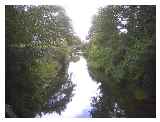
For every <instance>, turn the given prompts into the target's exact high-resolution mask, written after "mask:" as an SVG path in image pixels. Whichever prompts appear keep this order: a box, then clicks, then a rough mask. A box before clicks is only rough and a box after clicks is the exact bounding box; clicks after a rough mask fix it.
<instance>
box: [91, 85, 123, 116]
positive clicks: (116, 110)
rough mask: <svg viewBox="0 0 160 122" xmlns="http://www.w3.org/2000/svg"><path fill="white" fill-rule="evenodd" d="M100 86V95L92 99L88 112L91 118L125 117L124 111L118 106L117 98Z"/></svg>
mask: <svg viewBox="0 0 160 122" xmlns="http://www.w3.org/2000/svg"><path fill="white" fill-rule="evenodd" d="M103 87H104V86H101V87H100V89H101V94H99V96H97V97H93V98H92V103H91V106H92V107H93V109H92V110H91V111H90V114H91V116H92V117H98V118H99V117H100V118H105V117H125V110H124V109H123V108H122V106H121V105H120V104H119V102H118V100H117V98H116V97H115V96H112V95H111V91H109V90H108V89H109V88H108V89H104V88H103Z"/></svg>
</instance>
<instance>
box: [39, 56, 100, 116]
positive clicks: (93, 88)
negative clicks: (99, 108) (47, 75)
mask: <svg viewBox="0 0 160 122" xmlns="http://www.w3.org/2000/svg"><path fill="white" fill-rule="evenodd" d="M68 73H69V74H72V76H71V80H72V82H73V83H74V84H76V87H75V90H74V91H73V94H74V96H73V98H72V101H71V102H69V103H68V104H67V108H66V109H65V110H64V111H63V112H62V113H61V115H58V114H56V113H52V114H46V115H43V116H42V117H47V118H48V117H49V118H51V117H90V112H89V111H90V110H91V105H90V103H91V97H93V96H96V95H97V94H98V93H99V90H98V87H99V85H100V84H97V83H96V82H95V81H93V80H92V78H91V77H90V75H89V73H88V69H87V62H86V60H85V59H84V58H83V57H82V56H81V57H80V60H79V61H77V62H75V63H74V62H70V64H69V69H68Z"/></svg>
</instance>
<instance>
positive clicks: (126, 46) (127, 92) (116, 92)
mask: <svg viewBox="0 0 160 122" xmlns="http://www.w3.org/2000/svg"><path fill="white" fill-rule="evenodd" d="M147 13H150V14H149V15H148V16H147ZM155 18H156V17H155V6H108V7H105V8H101V9H99V13H98V15H96V16H95V17H94V20H93V24H92V27H91V29H90V33H89V37H88V38H89V40H90V42H89V44H88V45H89V46H88V49H87V51H86V52H87V54H86V57H87V60H88V67H89V69H90V74H91V75H92V77H93V78H94V79H95V80H97V81H99V82H101V83H102V93H103V96H102V97H100V99H101V101H97V100H95V101H94V102H95V103H94V106H95V107H98V109H97V110H95V111H94V112H93V113H92V115H93V117H105V116H106V117H107V116H109V115H111V116H113V117H116V116H117V117H123V116H124V112H122V110H121V112H120V113H116V112H113V107H109V106H110V105H111V106H112V105H113V104H114V103H116V102H117V103H118V105H119V106H120V107H121V108H123V109H124V111H125V116H127V117H155V88H156V87H155V83H156V80H155V74H156V73H155V69H156V67H155V65H156V59H155V56H156V52H155V48H156V46H155V43H156V42H155V30H156V29H155V22H156V19H155ZM124 21H125V23H126V24H124ZM151 23H152V24H151ZM122 29H126V30H127V32H126V33H124V32H122ZM151 72H152V73H151ZM149 84H150V87H149ZM150 99H152V100H153V101H154V102H152V103H147V102H148V101H149V100H150ZM135 101H136V102H135ZM134 102H135V103H134ZM145 104H148V105H149V107H148V108H147V107H146V108H145V109H143V108H142V107H143V106H144V105H145ZM102 106H103V107H102ZM102 108H106V109H105V110H103V109H102ZM121 108H119V109H121ZM140 108H142V109H140ZM101 109H102V110H101ZM139 109H140V110H139ZM96 113H97V114H96ZM104 113H105V114H106V115H105V114H104ZM148 113H150V114H148Z"/></svg>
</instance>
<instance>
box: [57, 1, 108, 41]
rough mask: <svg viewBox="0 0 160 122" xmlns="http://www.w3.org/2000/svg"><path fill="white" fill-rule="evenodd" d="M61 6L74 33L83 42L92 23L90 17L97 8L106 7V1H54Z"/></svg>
mask: <svg viewBox="0 0 160 122" xmlns="http://www.w3.org/2000/svg"><path fill="white" fill-rule="evenodd" d="M54 1H55V5H61V6H63V7H64V9H65V10H66V13H67V15H68V16H69V17H70V18H71V20H72V25H73V28H74V31H75V33H76V34H77V35H78V36H79V37H80V38H81V40H82V41H85V38H86V36H87V34H88V31H89V28H90V26H91V22H92V16H93V15H94V14H96V12H97V10H98V8H99V7H102V6H106V5H107V1H108V0H54Z"/></svg>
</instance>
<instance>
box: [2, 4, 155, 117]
mask: <svg viewBox="0 0 160 122" xmlns="http://www.w3.org/2000/svg"><path fill="white" fill-rule="evenodd" d="M71 23H72V22H71V20H70V18H69V17H68V16H67V15H66V12H65V10H64V9H63V8H62V7H60V6H18V5H17V6H6V7H5V43H6V44H5V46H6V47H5V49H6V79H5V90H6V92H5V95H6V98H5V103H6V106H7V107H6V117H13V116H11V115H10V114H9V113H7V112H8V111H10V110H11V111H13V113H15V115H16V116H17V117H35V116H36V115H37V114H39V115H40V116H41V112H43V113H48V112H50V113H51V112H53V111H54V112H57V113H58V114H61V111H62V110H64V109H65V108H66V104H67V103H68V102H70V101H71V98H72V96H73V94H72V91H73V89H74V87H75V85H74V84H73V83H72V81H71V79H70V76H69V75H68V74H67V70H68V65H69V62H70V61H71V60H73V61H77V60H78V59H77V58H76V59H75V57H74V55H75V53H76V50H82V51H83V54H84V57H85V58H86V60H87V64H88V70H89V73H90V75H91V77H92V78H93V79H94V80H96V81H97V82H98V83H101V86H100V89H101V94H100V95H99V96H98V97H93V98H92V103H91V105H92V107H93V110H92V111H90V113H91V117H155V116H156V7H155V6H106V7H104V8H99V10H98V13H97V14H95V16H94V17H93V20H92V26H91V28H90V30H89V33H88V36H87V39H88V40H89V42H88V43H82V42H81V41H80V39H79V37H77V36H76V35H75V33H74V30H73V28H72V24H71ZM74 59H75V60H74Z"/></svg>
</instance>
